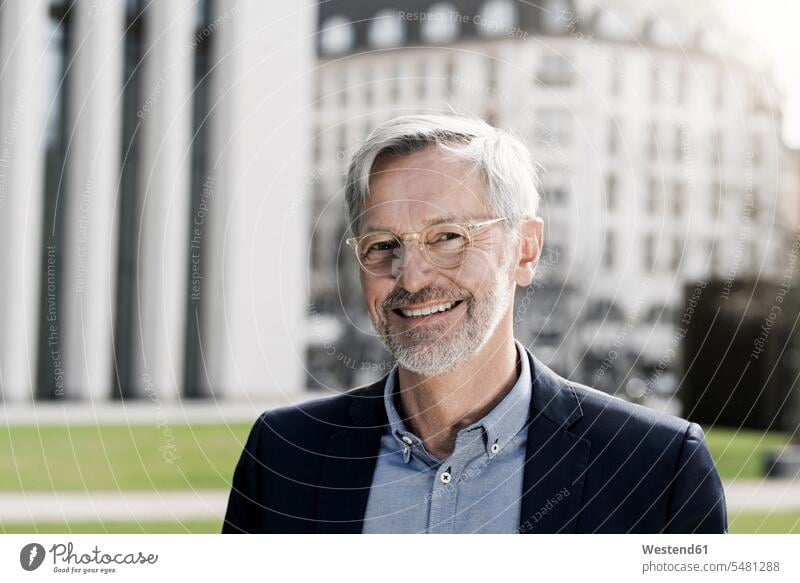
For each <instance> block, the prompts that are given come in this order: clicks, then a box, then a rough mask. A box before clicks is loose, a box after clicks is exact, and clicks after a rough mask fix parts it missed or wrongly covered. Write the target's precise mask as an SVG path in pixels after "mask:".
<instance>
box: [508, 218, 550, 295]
mask: <svg viewBox="0 0 800 583" xmlns="http://www.w3.org/2000/svg"><path fill="white" fill-rule="evenodd" d="M543 235H544V221H543V220H542V219H541V218H540V217H536V218H535V219H525V220H524V221H522V224H521V225H520V227H519V238H518V241H517V249H518V251H519V263H517V265H516V266H515V269H514V281H516V282H517V285H518V286H520V287H527V286H529V285H530V284H531V283H532V282H533V275H534V273H535V272H536V266H537V265H538V264H539V257H540V256H541V254H542V244H543V243H544V238H543Z"/></svg>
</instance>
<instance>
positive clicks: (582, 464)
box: [222, 351, 727, 533]
mask: <svg viewBox="0 0 800 583" xmlns="http://www.w3.org/2000/svg"><path fill="white" fill-rule="evenodd" d="M528 357H529V359H530V362H531V377H532V391H533V392H532V398H531V407H530V416H529V420H528V422H529V425H528V441H527V450H526V456H525V467H524V478H523V489H522V492H521V494H522V503H521V513H520V528H519V532H521V533H594V532H597V533H628V532H630V533H693V532H696V533H723V532H726V531H727V511H726V506H725V494H724V492H723V489H722V483H721V482H720V479H719V475H718V474H717V471H716V469H715V467H714V462H713V460H712V458H711V455H710V454H709V451H708V448H707V446H706V444H705V440H704V435H703V431H702V429H701V428H700V426H699V425H697V424H696V423H689V422H688V421H686V420H684V419H680V418H678V417H674V416H670V415H665V414H660V413H657V412H655V411H652V410H650V409H648V408H646V407H642V406H640V405H634V404H631V403H628V402H626V401H623V400H622V399H618V398H615V397H611V396H609V395H607V394H605V393H603V392H601V391H598V390H596V389H593V388H591V387H587V386H585V385H581V384H579V383H574V382H570V381H567V380H566V379H564V378H562V377H561V376H559V375H557V374H556V373H555V372H553V371H552V370H551V369H550V368H548V367H547V366H545V365H544V364H543V363H542V362H540V361H539V359H537V358H536V357H534V356H533V355H532V354H531V353H530V352H529V351H528ZM386 376H388V375H386ZM386 376H384V377H383V378H382V379H380V380H379V381H377V382H375V383H373V384H371V385H366V386H363V387H358V388H355V389H352V390H350V391H347V392H346V393H342V394H339V395H335V396H329V397H324V398H321V399H316V400H313V401H309V402H307V403H303V404H301V405H297V406H288V407H282V408H280V409H276V410H273V411H267V412H265V413H263V414H262V415H261V416H260V417H259V418H258V420H257V421H256V423H255V425H254V426H253V428H252V430H251V431H250V435H249V437H248V439H247V443H246V445H245V447H244V451H243V452H242V455H241V457H240V459H239V462H238V464H237V466H236V469H235V471H234V474H233V484H232V488H231V493H230V497H229V500H228V508H227V512H226V515H225V523H224V525H223V528H222V532H223V533H235V532H245V533H313V532H318V533H360V532H361V530H362V524H363V520H364V512H365V510H366V506H367V498H368V497H369V490H370V486H371V483H372V475H373V472H374V470H375V462H376V456H377V454H378V450H379V446H380V439H381V435H382V434H383V433H384V431H386V428H387V419H386V410H385V408H384V402H383V389H384V383H385V380H386Z"/></svg>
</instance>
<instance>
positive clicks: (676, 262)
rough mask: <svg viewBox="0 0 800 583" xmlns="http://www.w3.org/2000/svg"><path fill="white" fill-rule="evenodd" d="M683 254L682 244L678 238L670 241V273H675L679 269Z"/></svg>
mask: <svg viewBox="0 0 800 583" xmlns="http://www.w3.org/2000/svg"><path fill="white" fill-rule="evenodd" d="M682 254H683V242H682V241H681V239H680V237H675V238H674V239H673V240H672V271H674V272H677V271H678V269H680V267H681V255H682Z"/></svg>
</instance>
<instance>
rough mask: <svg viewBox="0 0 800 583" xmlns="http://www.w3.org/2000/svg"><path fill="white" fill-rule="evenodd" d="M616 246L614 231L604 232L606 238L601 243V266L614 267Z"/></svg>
mask: <svg viewBox="0 0 800 583" xmlns="http://www.w3.org/2000/svg"><path fill="white" fill-rule="evenodd" d="M615 246H616V236H615V234H614V231H608V232H606V240H605V244H604V245H603V267H605V268H606V269H612V268H613V267H614V248H615Z"/></svg>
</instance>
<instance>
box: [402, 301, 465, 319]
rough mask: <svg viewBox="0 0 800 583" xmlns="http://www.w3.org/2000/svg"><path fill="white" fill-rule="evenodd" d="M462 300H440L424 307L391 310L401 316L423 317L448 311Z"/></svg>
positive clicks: (409, 317)
mask: <svg viewBox="0 0 800 583" xmlns="http://www.w3.org/2000/svg"><path fill="white" fill-rule="evenodd" d="M463 301H464V300H455V301H452V302H442V303H441V304H436V305H433V306H428V307H425V308H419V309H416V310H414V309H406V308H394V309H393V310H392V311H393V312H394V313H395V314H397V315H398V316H401V317H403V318H408V319H412V320H413V319H414V318H424V317H425V316H431V315H433V314H439V313H442V312H449V311H450V310H452V309H453V308H455V307H456V306H458V305H459V304H460V303H461V302H463Z"/></svg>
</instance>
